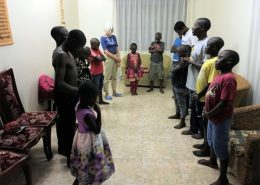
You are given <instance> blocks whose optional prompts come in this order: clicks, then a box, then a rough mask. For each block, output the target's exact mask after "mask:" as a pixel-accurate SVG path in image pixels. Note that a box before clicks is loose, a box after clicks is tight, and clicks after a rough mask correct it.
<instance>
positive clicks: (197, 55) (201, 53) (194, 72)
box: [186, 37, 209, 91]
mask: <svg viewBox="0 0 260 185" xmlns="http://www.w3.org/2000/svg"><path fill="white" fill-rule="evenodd" d="M208 40H209V38H208V37H206V38H204V39H203V40H199V41H198V42H197V43H196V44H195V45H194V47H193V50H192V53H191V57H192V59H193V61H194V62H195V63H198V64H203V62H204V60H205V59H206V54H205V47H206V46H207V42H208ZM198 74H199V69H197V68H196V67H195V66H194V65H192V64H190V65H189V67H188V75H187V81H186V87H187V88H188V89H190V90H192V91H196V80H197V77H198Z"/></svg>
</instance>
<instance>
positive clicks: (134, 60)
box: [126, 52, 143, 81]
mask: <svg viewBox="0 0 260 185" xmlns="http://www.w3.org/2000/svg"><path fill="white" fill-rule="evenodd" d="M127 59H128V60H127V70H126V75H127V79H129V80H130V81H136V80H139V79H140V78H141V77H142V76H143V70H142V69H141V60H140V54H139V53H137V52H136V53H135V54H133V53H129V54H128V55H127Z"/></svg>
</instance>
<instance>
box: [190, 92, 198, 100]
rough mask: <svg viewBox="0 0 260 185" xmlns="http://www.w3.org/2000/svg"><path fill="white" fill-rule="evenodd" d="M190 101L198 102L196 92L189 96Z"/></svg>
mask: <svg viewBox="0 0 260 185" xmlns="http://www.w3.org/2000/svg"><path fill="white" fill-rule="evenodd" d="M191 99H192V100H193V101H195V100H198V94H197V93H196V92H194V93H193V94H192V95H191Z"/></svg>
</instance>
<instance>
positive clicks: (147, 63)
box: [121, 53, 171, 87]
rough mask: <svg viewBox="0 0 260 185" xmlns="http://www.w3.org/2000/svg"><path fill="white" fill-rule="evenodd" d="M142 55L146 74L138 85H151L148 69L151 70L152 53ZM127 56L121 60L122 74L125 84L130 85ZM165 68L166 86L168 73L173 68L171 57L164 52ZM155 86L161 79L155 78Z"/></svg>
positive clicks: (157, 85) (142, 66)
mask: <svg viewBox="0 0 260 185" xmlns="http://www.w3.org/2000/svg"><path fill="white" fill-rule="evenodd" d="M140 56H141V61H142V65H141V68H142V69H143V71H144V75H143V77H142V78H141V79H140V80H139V83H138V86H150V81H149V79H148V71H149V67H150V56H151V54H148V53H147V54H140ZM126 63H127V56H124V57H123V59H122V62H121V69H122V74H123V78H124V81H125V85H129V80H127V79H126V75H125V74H126V73H125V71H126V66H127V64H126ZM163 69H164V87H166V86H167V81H168V76H169V75H168V74H169V73H170V69H171V57H170V56H168V55H166V54H163ZM154 86H155V87H159V81H158V80H155V81H154Z"/></svg>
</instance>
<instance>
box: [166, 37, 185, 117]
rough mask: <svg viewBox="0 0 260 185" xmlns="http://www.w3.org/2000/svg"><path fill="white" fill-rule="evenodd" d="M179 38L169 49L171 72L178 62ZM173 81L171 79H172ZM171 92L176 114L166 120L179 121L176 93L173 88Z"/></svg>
mask: <svg viewBox="0 0 260 185" xmlns="http://www.w3.org/2000/svg"><path fill="white" fill-rule="evenodd" d="M178 35H179V37H178V38H176V39H175V40H174V41H173V43H172V48H171V53H172V71H173V69H174V68H175V67H176V66H177V64H178V61H179V59H180V57H179V55H178V52H177V48H178V47H180V46H181V42H182V40H181V35H180V34H178ZM172 80H173V78H172ZM173 83H174V81H172V85H173ZM172 92H173V97H172V98H173V99H174V104H175V109H176V114H175V115H173V116H169V117H168V119H180V107H179V106H178V102H177V99H176V92H174V87H172Z"/></svg>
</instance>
